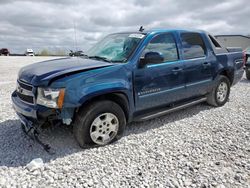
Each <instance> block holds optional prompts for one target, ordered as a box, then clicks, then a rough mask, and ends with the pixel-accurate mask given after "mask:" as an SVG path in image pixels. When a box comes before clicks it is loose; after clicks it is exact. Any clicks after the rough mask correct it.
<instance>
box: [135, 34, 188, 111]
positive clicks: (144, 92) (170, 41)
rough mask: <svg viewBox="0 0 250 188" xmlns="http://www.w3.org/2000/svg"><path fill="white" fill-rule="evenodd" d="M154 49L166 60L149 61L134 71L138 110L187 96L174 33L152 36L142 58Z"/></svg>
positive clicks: (169, 102)
mask: <svg viewBox="0 0 250 188" xmlns="http://www.w3.org/2000/svg"><path fill="white" fill-rule="evenodd" d="M152 52H158V53H159V54H160V55H161V56H162V57H163V61H162V62H159V63H151V62H147V64H146V65H145V66H144V67H143V68H137V70H135V73H134V88H135V103H136V104H135V106H136V111H141V110H145V109H149V108H154V107H157V106H162V105H166V104H171V103H173V102H176V101H178V100H181V99H183V98H185V80H184V74H183V63H182V61H180V60H179V55H178V49H177V45H176V41H175V37H174V35H173V34H172V33H164V34H159V35H156V36H155V37H153V39H152V40H151V41H150V42H149V43H148V45H147V46H146V48H145V49H144V51H143V53H142V57H145V54H147V53H152ZM138 67H140V66H138Z"/></svg>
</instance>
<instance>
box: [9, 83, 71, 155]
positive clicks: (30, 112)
mask: <svg viewBox="0 0 250 188" xmlns="http://www.w3.org/2000/svg"><path fill="white" fill-rule="evenodd" d="M59 93H60V94H59V95H58V96H57V93H56V92H55V90H52V91H51V93H49V92H48V91H46V92H43V93H42V92H41V90H40V91H39V89H36V88H35V87H33V86H31V85H29V84H26V83H23V82H20V81H18V86H17V89H16V90H15V91H14V92H13V93H12V97H11V98H12V103H13V108H14V109H15V111H16V114H17V115H18V117H19V119H20V121H21V123H22V130H23V131H24V132H25V133H26V134H27V135H28V136H29V137H31V138H32V139H33V140H35V141H37V143H39V144H40V145H41V146H42V147H43V148H44V149H45V150H46V151H47V152H49V153H53V152H51V147H50V146H49V145H48V144H45V143H43V142H42V141H41V140H40V139H39V137H38V136H39V134H40V133H41V132H42V130H43V129H45V128H48V127H50V126H53V125H57V124H67V125H70V124H71V122H72V117H73V115H74V108H63V107H62V105H63V100H64V93H63V92H62V90H60V92H59ZM56 96H57V97H56ZM45 105H47V106H45ZM52 107H54V108H52Z"/></svg>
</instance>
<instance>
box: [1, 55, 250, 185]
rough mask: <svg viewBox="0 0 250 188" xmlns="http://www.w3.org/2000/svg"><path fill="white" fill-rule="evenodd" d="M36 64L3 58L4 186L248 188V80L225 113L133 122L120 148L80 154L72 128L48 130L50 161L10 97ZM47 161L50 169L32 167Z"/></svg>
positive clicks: (198, 111)
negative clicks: (25, 69)
mask: <svg viewBox="0 0 250 188" xmlns="http://www.w3.org/2000/svg"><path fill="white" fill-rule="evenodd" d="M42 59H43V58H38V57H0V75H1V77H0V187H202V188H205V187H220V188H224V187H250V142H249V139H250V123H249V122H250V110H249V109H250V100H249V99H250V81H247V80H246V79H245V77H244V78H243V79H242V80H241V82H240V83H238V84H237V85H236V86H234V87H233V88H232V90H231V96H230V101H229V102H228V103H227V104H226V105H225V106H223V107H221V108H212V107H209V106H208V105H206V104H200V105H197V106H194V107H191V108H188V109H185V110H182V111H179V112H175V113H172V114H168V115H166V116H163V117H161V118H157V119H154V120H150V121H145V122H140V123H132V124H130V125H128V126H127V128H126V132H125V135H124V137H123V138H122V139H120V140H119V141H118V142H116V143H114V144H111V145H108V146H104V147H99V148H91V149H85V150H83V149H81V148H80V147H79V146H78V145H77V143H76V142H75V140H74V138H73V135H72V129H71V128H70V127H66V126H65V127H64V126H57V127H54V128H52V129H49V130H47V131H45V132H44V133H43V135H42V139H43V140H46V142H47V143H50V144H51V146H52V147H54V148H55V149H56V154H54V155H49V154H48V153H46V152H45V151H44V150H43V149H42V148H41V147H40V146H39V145H38V144H37V143H35V142H34V141H32V140H31V139H30V138H28V137H27V136H26V135H25V134H24V133H23V132H22V131H21V128H20V122H19V121H18V119H17V116H16V115H15V113H14V111H13V109H12V107H11V100H10V95H11V92H12V91H13V90H14V88H15V80H16V76H17V72H18V69H19V68H20V67H22V66H24V65H27V64H29V63H33V62H35V61H41V60H42ZM34 158H42V159H43V161H44V166H43V167H41V168H39V169H37V170H34V171H30V170H28V168H27V167H26V165H27V164H28V163H29V162H30V161H31V160H32V159H34Z"/></svg>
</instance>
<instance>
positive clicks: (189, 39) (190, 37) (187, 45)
mask: <svg viewBox="0 0 250 188" xmlns="http://www.w3.org/2000/svg"><path fill="white" fill-rule="evenodd" d="M181 40H182V48H183V58H184V59H193V58H199V57H205V55H206V46H205V44H204V42H203V40H202V38H201V36H200V34H198V33H182V34H181Z"/></svg>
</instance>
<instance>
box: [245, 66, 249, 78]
mask: <svg viewBox="0 0 250 188" xmlns="http://www.w3.org/2000/svg"><path fill="white" fill-rule="evenodd" d="M245 72H246V77H247V79H248V80H250V71H249V70H248V68H247V67H246V70H245Z"/></svg>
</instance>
